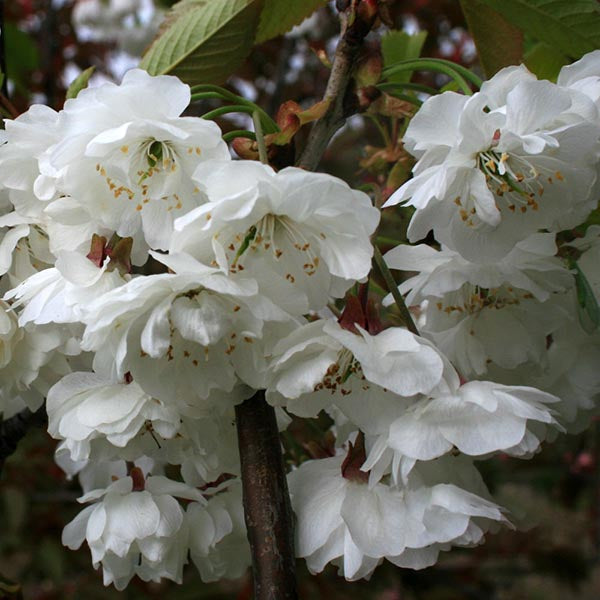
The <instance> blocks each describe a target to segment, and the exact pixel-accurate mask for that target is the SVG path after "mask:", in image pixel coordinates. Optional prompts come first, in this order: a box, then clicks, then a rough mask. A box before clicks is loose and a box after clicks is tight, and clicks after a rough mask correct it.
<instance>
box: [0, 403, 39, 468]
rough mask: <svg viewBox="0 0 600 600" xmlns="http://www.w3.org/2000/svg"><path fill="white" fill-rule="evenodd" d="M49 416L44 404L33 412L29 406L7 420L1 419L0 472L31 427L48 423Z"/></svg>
mask: <svg viewBox="0 0 600 600" xmlns="http://www.w3.org/2000/svg"><path fill="white" fill-rule="evenodd" d="M46 421H47V416H46V409H45V407H44V406H42V408H40V409H38V410H37V411H36V412H34V413H32V412H31V411H30V410H29V409H28V408H26V409H25V410H24V411H22V412H20V413H18V414H16V415H15V416H14V417H11V418H10V419H6V421H0V473H1V472H2V469H3V468H4V463H5V461H6V459H7V458H8V457H9V456H10V455H11V454H12V453H13V452H14V451H15V450H16V449H17V445H18V444H19V442H20V441H21V440H22V439H23V437H25V434H26V433H27V431H28V430H29V429H30V428H31V427H41V426H43V425H45V424H46Z"/></svg>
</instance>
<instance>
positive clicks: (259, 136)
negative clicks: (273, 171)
mask: <svg viewBox="0 0 600 600" xmlns="http://www.w3.org/2000/svg"><path fill="white" fill-rule="evenodd" d="M252 122H253V123H254V133H255V134H256V143H257V145H258V157H259V158H260V162H261V163H263V165H268V164H269V157H268V155H267V146H266V144H265V136H264V134H263V128H262V124H261V122H260V114H259V113H258V111H257V110H255V111H254V112H253V113H252Z"/></svg>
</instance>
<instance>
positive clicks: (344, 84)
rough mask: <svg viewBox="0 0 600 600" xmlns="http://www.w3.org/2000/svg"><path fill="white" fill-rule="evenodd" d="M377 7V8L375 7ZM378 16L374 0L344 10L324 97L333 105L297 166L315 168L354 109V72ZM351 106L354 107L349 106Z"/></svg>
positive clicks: (363, 0)
mask: <svg viewBox="0 0 600 600" xmlns="http://www.w3.org/2000/svg"><path fill="white" fill-rule="evenodd" d="M373 7H375V8H373ZM376 15H377V11H376V2H375V0H358V1H357V0H353V2H352V5H351V6H350V7H349V8H348V9H347V10H346V11H344V12H342V13H341V15H340V16H341V19H342V23H343V25H342V36H341V38H340V41H339V42H338V45H337V48H336V50H335V56H334V58H333V63H332V66H331V73H330V74H329V80H328V81H327V87H326V89H325V95H324V96H323V99H324V100H329V102H330V104H329V107H328V109H327V112H326V113H325V114H324V115H323V116H322V117H321V118H320V119H319V120H317V121H316V122H315V124H314V125H313V127H312V129H311V132H310V134H309V136H308V140H307V142H306V146H305V148H304V150H303V152H302V155H301V156H300V159H299V160H298V162H297V166H298V167H301V168H303V169H307V170H308V171H313V170H314V169H315V168H316V167H317V165H318V164H319V161H320V160H321V157H322V156H323V153H324V152H325V149H326V148H327V145H328V144H329V141H330V140H331V138H332V137H333V135H334V133H335V132H336V131H337V130H338V129H339V128H340V127H341V126H342V125H343V124H344V122H345V120H346V118H347V117H348V116H350V114H352V112H354V108H353V107H352V105H355V104H356V102H351V99H350V98H349V93H350V83H351V81H352V71H353V69H354V65H355V63H356V59H357V57H358V53H359V51H360V48H361V46H362V43H363V40H364V39H365V37H366V36H367V34H368V33H369V31H370V29H371V26H372V25H373V23H374V21H375V17H376ZM349 105H350V106H351V107H352V108H349Z"/></svg>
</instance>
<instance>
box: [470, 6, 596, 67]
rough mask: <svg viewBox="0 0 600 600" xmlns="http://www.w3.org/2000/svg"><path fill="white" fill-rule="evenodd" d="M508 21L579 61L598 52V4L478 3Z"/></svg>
mask: <svg viewBox="0 0 600 600" xmlns="http://www.w3.org/2000/svg"><path fill="white" fill-rule="evenodd" d="M481 2H483V3H485V4H487V5H488V6H490V7H492V8H493V9H495V10H497V11H498V12H499V13H501V14H502V15H503V16H504V18H505V19H506V20H507V21H510V22H511V23H512V24H513V25H516V26H517V27H519V28H520V29H521V30H522V31H524V32H525V33H528V34H530V35H532V36H533V37H535V38H536V39H538V40H539V41H540V42H545V43H546V44H548V45H549V46H553V47H555V48H557V49H558V50H559V51H560V52H562V53H563V54H565V55H566V56H569V57H570V58H580V57H581V56H583V55H584V54H586V53H587V52H591V51H592V50H595V49H596V48H600V5H599V3H598V2H597V0H481Z"/></svg>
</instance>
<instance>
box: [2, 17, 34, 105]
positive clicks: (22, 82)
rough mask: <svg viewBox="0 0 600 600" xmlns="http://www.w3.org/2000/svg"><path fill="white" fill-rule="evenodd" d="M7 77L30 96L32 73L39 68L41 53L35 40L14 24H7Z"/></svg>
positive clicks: (5, 30) (5, 31)
mask: <svg viewBox="0 0 600 600" xmlns="http://www.w3.org/2000/svg"><path fill="white" fill-rule="evenodd" d="M4 33H5V38H4V42H5V52H6V76H7V77H8V78H9V79H10V80H12V81H13V83H14V84H15V86H16V87H17V89H18V90H19V91H21V92H23V93H25V94H26V95H28V94H29V90H28V87H29V83H30V74H31V71H33V70H34V69H37V67H38V66H39V62H40V60H39V53H38V49H37V46H36V45H35V42H34V40H33V38H32V37H31V36H29V35H27V34H26V33H25V32H23V31H21V30H20V29H18V28H17V27H16V26H15V25H14V24H13V23H5V27H4Z"/></svg>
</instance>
